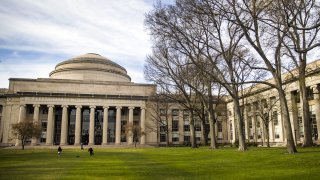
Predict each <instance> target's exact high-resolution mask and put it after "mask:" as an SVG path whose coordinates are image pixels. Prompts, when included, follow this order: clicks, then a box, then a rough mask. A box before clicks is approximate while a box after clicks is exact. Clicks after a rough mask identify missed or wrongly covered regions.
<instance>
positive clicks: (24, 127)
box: [12, 120, 41, 150]
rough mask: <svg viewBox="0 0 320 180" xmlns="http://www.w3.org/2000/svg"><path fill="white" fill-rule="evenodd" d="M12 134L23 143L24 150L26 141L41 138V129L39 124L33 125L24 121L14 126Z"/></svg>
mask: <svg viewBox="0 0 320 180" xmlns="http://www.w3.org/2000/svg"><path fill="white" fill-rule="evenodd" d="M12 132H13V134H14V135H16V136H17V138H18V139H19V140H20V141H21V145H22V150H24V146H25V144H26V141H27V140H28V139H30V138H32V137H36V138H38V137H40V135H41V127H40V126H39V125H38V124H37V123H33V122H32V121H29V120H24V121H21V122H19V123H16V124H12Z"/></svg>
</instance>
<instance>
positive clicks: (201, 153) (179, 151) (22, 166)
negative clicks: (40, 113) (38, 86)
mask: <svg viewBox="0 0 320 180" xmlns="http://www.w3.org/2000/svg"><path fill="white" fill-rule="evenodd" d="M298 151H299V153H298V154H295V155H289V154H287V153H286V149H285V148H269V149H266V148H251V149H250V150H249V151H247V152H238V151H237V150H236V149H234V148H223V149H219V150H210V149H208V148H204V147H202V148H198V149H191V148H145V149H134V148H132V149H118V148H114V149H109V148H107V149H98V148H96V149H95V155H94V156H92V157H90V156H89V153H88V152H87V151H86V150H84V151H81V150H79V149H64V150H63V152H62V155H61V156H60V157H58V155H57V151H56V150H42V149H36V150H30V149H28V150H17V149H15V150H12V149H11V150H9V149H0V179H20V180H24V179H41V180H42V179H320V147H313V148H304V149H301V148H300V149H298Z"/></svg>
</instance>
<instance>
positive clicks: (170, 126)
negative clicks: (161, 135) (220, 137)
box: [166, 109, 196, 144]
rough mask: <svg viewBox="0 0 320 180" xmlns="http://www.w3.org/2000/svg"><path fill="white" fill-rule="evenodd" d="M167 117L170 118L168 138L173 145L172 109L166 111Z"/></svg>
mask: <svg viewBox="0 0 320 180" xmlns="http://www.w3.org/2000/svg"><path fill="white" fill-rule="evenodd" d="M166 111H167V112H166V116H168V128H169V132H168V136H169V137H168V138H169V143H170V144H171V143H172V109H166ZM195 134H196V133H195Z"/></svg>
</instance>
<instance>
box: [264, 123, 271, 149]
mask: <svg viewBox="0 0 320 180" xmlns="http://www.w3.org/2000/svg"><path fill="white" fill-rule="evenodd" d="M265 135H266V138H267V147H270V137H269V125H267V126H266V132H265Z"/></svg>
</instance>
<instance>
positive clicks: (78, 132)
mask: <svg viewBox="0 0 320 180" xmlns="http://www.w3.org/2000/svg"><path fill="white" fill-rule="evenodd" d="M76 108H77V111H76V127H75V128H76V129H75V134H74V136H75V138H74V145H75V146H79V145H80V140H81V108H82V106H76Z"/></svg>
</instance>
